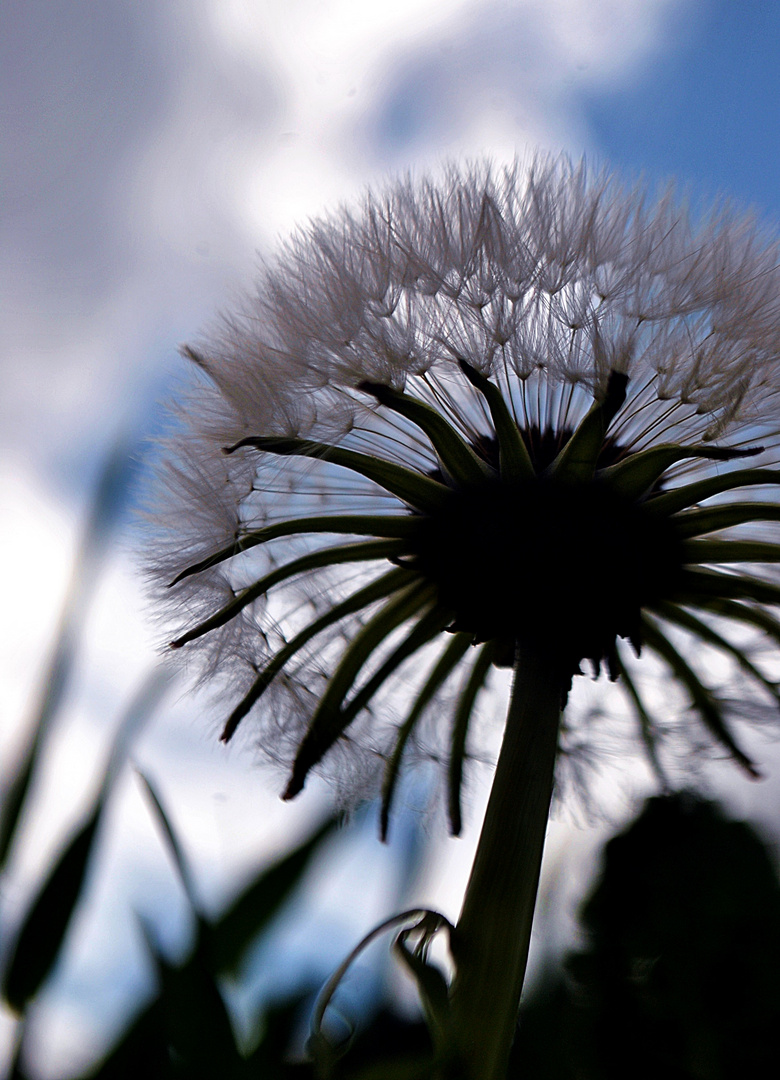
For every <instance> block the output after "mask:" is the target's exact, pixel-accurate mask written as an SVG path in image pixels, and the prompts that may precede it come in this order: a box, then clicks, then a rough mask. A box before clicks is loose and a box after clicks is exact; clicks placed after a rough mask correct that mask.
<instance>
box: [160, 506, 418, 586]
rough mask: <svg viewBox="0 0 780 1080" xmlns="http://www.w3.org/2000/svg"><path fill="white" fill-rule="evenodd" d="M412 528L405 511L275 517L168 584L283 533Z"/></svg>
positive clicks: (383, 532) (386, 533)
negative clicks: (271, 522)
mask: <svg viewBox="0 0 780 1080" xmlns="http://www.w3.org/2000/svg"><path fill="white" fill-rule="evenodd" d="M414 529H415V520H414V518H413V517H411V516H409V515H408V514H404V515H401V514H392V515H391V514H339V515H338V516H336V515H334V514H331V515H330V516H323V517H303V518H295V519H293V520H292V521H277V522H274V524H273V525H266V526H265V528H262V529H256V530H255V531H254V532H248V533H244V534H243V535H242V536H238V537H236V539H235V540H233V541H232V542H231V543H230V544H227V545H226V546H225V547H223V548H220V549H219V551H215V552H214V554H213V555H209V556H208V558H206V559H201V560H200V562H196V563H193V564H192V566H188V567H187V568H186V569H185V570H182V571H181V573H180V574H177V575H176V577H175V578H174V579H173V581H172V582H171V583H170V585H169V586H168V588H169V589H170V588H172V587H173V586H174V585H178V583H179V582H180V581H183V580H184V579H185V578H188V577H191V576H192V575H193V574H199V573H200V572H201V571H203V570H209V569H210V568H211V567H212V566H217V565H218V564H219V563H221V562H225V561H226V560H227V559H232V558H233V556H234V555H240V554H241V552H243V551H249V550H251V549H252V548H254V547H257V546H258V545H259V544H266V543H268V542H269V541H271V540H277V539H279V537H283V536H304V535H307V534H309V533H333V534H334V535H348V536H376V537H384V538H385V539H388V540H389V539H392V538H393V537H405V536H409V534H410V533H412V532H413V531H414Z"/></svg>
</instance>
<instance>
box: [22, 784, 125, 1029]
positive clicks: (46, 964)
mask: <svg viewBox="0 0 780 1080" xmlns="http://www.w3.org/2000/svg"><path fill="white" fill-rule="evenodd" d="M103 809H104V802H103V800H102V799H99V800H98V802H97V804H96V805H95V806H94V807H93V809H92V811H91V812H90V814H89V815H88V817H87V819H86V821H85V822H84V823H83V824H82V825H81V826H80V827H79V829H78V830H77V831H76V834H75V835H74V836H73V837H72V838H71V840H70V841H69V842H68V844H67V845H66V847H65V850H64V851H63V852H62V854H61V855H60V856H59V858H58V859H57V860H56V862H55V863H54V866H53V867H52V869H51V870H50V872H49V874H48V876H47V878H46V881H45V883H44V885H43V887H42V888H41V890H40V892H39V893H38V896H37V897H36V899H35V902H34V903H33V905H32V907H31V909H30V911H29V912H28V913H27V916H26V918H25V920H24V923H23V925H22V928H21V931H20V933H19V936H18V938H17V940H16V944H15V946H14V950H13V955H12V957H11V962H10V964H9V965H8V968H7V970H6V972H5V975H4V978H3V997H4V998H5V1000H6V1002H7V1003H8V1005H9V1006H10V1007H11V1009H13V1010H14V1012H16V1013H22V1012H24V1009H25V1007H26V1006H27V1003H28V1002H29V1001H30V1000H31V998H33V997H34V996H35V995H36V994H37V992H38V990H39V989H40V988H41V986H42V985H43V982H44V980H45V979H46V977H47V975H48V974H49V972H50V971H51V970H52V968H53V967H54V963H55V961H56V960H57V957H58V956H59V953H60V949H61V947H62V944H63V942H64V940H65V934H66V932H67V930H68V926H69V925H70V921H71V918H72V916H73V913H74V911H75V909H76V905H77V904H78V901H79V898H80V897H81V894H82V891H83V888H84V882H85V878H86V875H87V868H88V864H89V861H90V857H91V855H92V850H93V846H94V841H95V836H96V833H97V830H98V825H99V824H100V821H101V819H102V814H103Z"/></svg>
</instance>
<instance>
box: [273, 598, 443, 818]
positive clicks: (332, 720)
mask: <svg viewBox="0 0 780 1080" xmlns="http://www.w3.org/2000/svg"><path fill="white" fill-rule="evenodd" d="M431 595H432V588H431V586H429V585H427V584H425V583H424V582H420V581H415V582H413V583H412V584H411V585H410V586H409V587H408V588H406V589H404V590H402V591H400V592H398V593H396V594H395V596H393V597H392V598H391V599H390V600H388V601H387V603H386V604H385V605H384V607H382V608H381V609H380V610H379V611H378V612H377V613H376V615H374V616H373V618H371V619H369V621H368V622H367V623H366V625H365V626H364V627H363V629H362V630H361V631H360V633H359V634H357V635H356V636H355V638H354V639H353V640H352V642H351V643H350V645H349V647H348V648H347V650H346V652H345V653H344V654H343V656H342V658H341V661H340V663H339V665H338V667H337V668H336V670H335V672H334V673H333V675H332V676H331V678H330V680H329V681H328V685H327V688H326V690H325V693H324V694H323V695H322V697H321V698H320V702H319V705H318V706H317V709H316V711H315V713H314V716H313V717H312V719H311V721H310V722H309V727H308V730H307V731H306V734H305V735H304V737H303V740H302V742H301V744H300V746H299V748H298V753H297V755H296V758H295V761H294V763H293V768H292V774H291V776H290V780H289V783H288V785H287V787H286V789H285V791H284V794H283V795H282V798H283V799H292V798H294V797H295V796H296V795H297V794H298V792H299V791H301V790H302V788H303V785H304V783H305V782H306V777H307V776H308V774H309V771H310V770H311V769H312V768H313V766H315V765H316V764H317V763H318V762H319V761H320V760H321V759H322V757H323V756H324V754H326V753H327V751H328V750H329V749H330V748H331V746H332V745H333V744H334V742H335V741H336V740H337V739H338V738H339V736H340V735H342V734H343V732H344V727H345V726H344V724H343V723H342V716H341V711H340V710H341V704H342V702H343V701H344V698H345V697H346V695H347V694H348V693H349V690H350V687H351V686H352V685H353V684H354V682H355V679H356V678H357V675H358V672H359V671H360V669H361V668H362V667H363V665H364V664H365V662H366V661H367V660H368V658H369V656H371V654H372V653H373V652H374V650H375V649H376V648H377V647H378V646H379V645H380V644H381V643H382V642H383V641H384V640H385V638H387V637H388V636H389V635H390V634H392V632H393V631H394V630H396V629H397V628H398V627H399V626H401V625H402V624H403V623H404V622H406V620H407V619H411V618H412V617H413V616H414V615H415V614H416V613H417V612H418V611H419V610H420V609H421V608H422V607H423V605H425V604H427V603H429V602H430V599H431Z"/></svg>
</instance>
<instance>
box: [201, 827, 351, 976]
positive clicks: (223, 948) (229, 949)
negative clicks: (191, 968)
mask: <svg viewBox="0 0 780 1080" xmlns="http://www.w3.org/2000/svg"><path fill="white" fill-rule="evenodd" d="M336 823H337V819H336V818H329V819H328V820H327V821H326V822H325V823H324V824H323V825H321V826H320V828H319V829H317V831H316V832H315V833H314V835H313V836H311V837H310V838H309V839H308V840H306V841H305V842H304V843H303V844H301V845H300V846H299V847H297V848H296V849H295V850H294V851H292V852H291V853H290V854H289V855H286V856H285V857H284V858H283V859H281V860H280V861H279V862H276V863H274V864H273V866H270V867H268V868H266V869H264V870H263V871H262V873H261V874H260V875H259V876H258V877H257V878H255V879H254V880H253V881H251V882H250V883H249V884H248V885H247V886H246V887H245V888H244V889H243V890H242V892H240V893H239V895H238V896H237V897H236V899H235V900H234V901H233V903H232V904H231V905H230V907H229V908H228V909H227V910H226V911H225V912H223V914H222V915H221V916H220V917H219V918H218V919H216V920H215V921H213V922H212V923H211V926H210V937H211V947H212V950H213V957H214V963H215V966H216V970H218V971H222V972H225V973H229V974H231V975H236V974H237V973H238V970H239V968H240V966H241V964H242V962H243V960H244V957H245V955H246V953H247V950H248V949H249V948H250V947H251V946H252V944H253V943H254V942H255V941H256V940H257V938H258V937H259V935H260V934H261V933H262V932H263V930H265V929H266V928H267V927H268V924H269V923H270V921H271V919H273V918H274V916H275V915H277V914H278V912H279V911H280V909H281V907H282V905H283V904H284V903H285V901H286V900H287V899H288V897H289V896H290V894H291V892H292V891H293V889H294V888H295V887H296V886H297V885H298V883H299V882H300V880H301V878H302V877H303V875H304V873H305V872H306V869H307V868H308V866H309V863H310V861H311V858H312V856H313V855H314V854H315V852H316V851H317V850H318V849H319V847H320V846H321V844H322V843H323V841H324V840H325V839H326V838H327V837H328V836H329V835H330V834H331V832H332V831H333V829H334V828H335V826H336Z"/></svg>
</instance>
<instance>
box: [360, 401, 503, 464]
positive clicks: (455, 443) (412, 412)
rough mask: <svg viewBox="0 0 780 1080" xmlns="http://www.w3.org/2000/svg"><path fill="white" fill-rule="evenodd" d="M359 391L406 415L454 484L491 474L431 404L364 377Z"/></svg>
mask: <svg viewBox="0 0 780 1080" xmlns="http://www.w3.org/2000/svg"><path fill="white" fill-rule="evenodd" d="M358 390H363V391H364V392H365V393H366V394H371V396H372V397H375V398H376V400H377V401H378V402H379V404H380V405H384V406H385V408H387V409H392V411H393V412H397V413H399V414H400V415H401V416H404V417H406V419H407V420H410V421H411V422H412V423H413V424H414V425H415V426H416V427H418V428H420V430H421V431H422V432H424V433H425V434H426V435H427V436H428V438H429V439H430V441H431V445H432V446H433V448H434V450H435V451H436V454H437V456H438V458H439V461H440V462H441V465H442V468H443V469H444V471H445V472H447V473H448V474H449V475H450V476H451V477H452V479H453V480H454V481H455V482H456V483H457V484H478V483H480V481H482V480H484V479H485V477H486V476H489V475H491V474H492V473H493V470H492V469H491V468H490V467H489V466H488V465H486V464H485V462H483V461H481V460H480V459H479V458H478V457H477V455H476V454H475V453H474V451H473V450H472V449H471V447H470V446H469V444H468V443H467V442H465V441H464V440H463V439H462V438H461V437H460V435H459V434H458V433H457V431H455V430H454V428H453V427H452V426H451V425H450V424H448V423H447V421H446V420H445V419H444V417H443V416H442V415H441V413H439V412H437V410H436V409H433V408H431V406H430V405H426V404H425V402H423V401H418V400H417V399H416V398H413V397H410V396H409V395H408V394H404V393H402V392H401V391H400V390H394V389H393V388H392V387H391V386H385V385H384V384H383V383H374V382H369V381H368V380H364V381H363V382H361V383H359V384H358Z"/></svg>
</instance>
